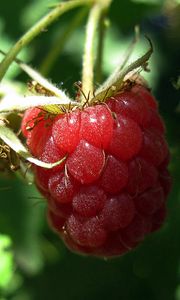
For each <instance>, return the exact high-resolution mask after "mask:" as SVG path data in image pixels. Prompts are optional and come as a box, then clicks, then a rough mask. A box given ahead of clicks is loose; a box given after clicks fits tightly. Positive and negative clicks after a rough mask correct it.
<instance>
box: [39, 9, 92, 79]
mask: <svg viewBox="0 0 180 300" xmlns="http://www.w3.org/2000/svg"><path fill="white" fill-rule="evenodd" d="M86 14H87V8H86V7H85V8H83V9H82V10H80V12H79V13H78V14H77V15H75V17H74V18H73V20H72V21H71V22H70V23H69V24H68V26H67V28H66V29H65V31H64V32H63V33H62V32H61V30H60V32H59V33H58V36H57V38H56V40H55V41H54V43H53V45H52V48H51V49H50V51H49V52H48V54H47V55H46V57H45V58H44V59H43V62H42V64H41V66H40V72H41V74H43V75H47V74H48V73H49V72H50V70H51V69H52V67H53V65H54V63H55V61H56V59H57V57H58V56H59V55H60V53H61V52H62V50H63V48H64V46H65V44H66V42H67V40H68V39H69V38H70V36H71V35H72V33H73V32H74V30H75V29H76V28H77V27H78V26H79V24H81V22H82V20H83V18H84V17H85V15H86Z"/></svg>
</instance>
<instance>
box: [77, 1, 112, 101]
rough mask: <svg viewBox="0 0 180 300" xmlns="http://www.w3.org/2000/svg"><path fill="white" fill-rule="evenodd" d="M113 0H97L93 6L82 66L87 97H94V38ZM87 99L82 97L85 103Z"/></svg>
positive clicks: (83, 83)
mask: <svg viewBox="0 0 180 300" xmlns="http://www.w3.org/2000/svg"><path fill="white" fill-rule="evenodd" d="M110 3H111V0H106V1H102V0H99V1H97V2H96V3H95V4H94V6H93V7H92V9H91V11H90V14H89V18H88V22H87V27H86V41H85V47H84V56H83V67H82V89H83V92H84V94H85V96H86V98H89V97H90V98H92V96H93V91H94V85H93V84H94V72H93V71H94V58H95V53H94V40H95V37H96V32H97V28H98V24H99V21H100V18H101V15H102V14H103V13H104V11H105V10H106V9H107V8H108V7H109V5H110ZM86 100H87V99H82V103H85V102H86Z"/></svg>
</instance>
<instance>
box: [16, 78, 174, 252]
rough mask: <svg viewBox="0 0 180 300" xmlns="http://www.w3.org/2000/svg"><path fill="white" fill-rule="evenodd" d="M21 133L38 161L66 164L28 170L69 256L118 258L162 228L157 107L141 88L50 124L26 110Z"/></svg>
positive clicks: (164, 163)
mask: <svg viewBox="0 0 180 300" xmlns="http://www.w3.org/2000/svg"><path fill="white" fill-rule="evenodd" d="M22 133H23V134H24V136H25V138H26V143H27V146H28V148H29V150H30V152H31V153H32V154H33V155H34V156H35V157H37V158H38V159H41V160H42V161H44V162H49V163H52V162H56V161H58V160H61V159H62V158H63V157H65V156H66V160H65V161H64V162H63V163H62V164H60V165H59V166H56V167H54V168H52V169H44V168H42V167H37V166H35V167H34V170H35V182H36V185H37V187H38V189H39V191H40V192H41V193H42V194H43V195H44V196H45V197H46V198H47V200H48V201H47V203H48V220H49V223H50V225H51V227H52V228H53V229H54V230H55V231H56V232H57V233H58V234H59V236H60V237H61V238H62V239H63V240H64V242H65V244H66V245H67V247H68V248H69V249H71V250H72V251H75V252H79V253H82V254H88V255H93V256H99V257H113V256H118V255H122V254H124V253H126V252H128V251H129V250H130V249H133V248H135V247H136V246H137V245H139V243H140V242H141V241H142V240H143V239H144V238H145V236H146V235H148V234H150V233H151V232H153V231H155V230H157V229H159V228H160V227H161V226H162V224H163V223H164V221H165V218H166V199H167V196H168V194H169V192H170V188H171V178H170V175H169V172H168V169H167V167H168V163H169V151H168V146H167V143H166V140H165V126H164V123H163V121H162V119H161V117H160V116H159V113H158V106H157V102H156V100H155V99H154V97H153V96H152V95H151V93H150V92H149V91H148V90H147V89H146V88H145V87H143V86H141V85H137V84H136V85H134V86H133V87H131V88H128V89H127V90H125V91H121V92H118V93H117V95H115V96H114V97H111V98H109V99H107V100H106V103H101V104H100V103H99V104H95V105H91V106H89V107H85V108H83V109H82V108H81V109H80V108H76V109H74V110H73V111H70V112H67V113H63V114H60V115H57V116H56V117H53V116H51V117H50V116H46V114H45V112H43V111H41V110H40V109H39V108H33V109H30V110H28V111H26V112H25V115H24V118H23V120H22Z"/></svg>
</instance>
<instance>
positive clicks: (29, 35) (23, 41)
mask: <svg viewBox="0 0 180 300" xmlns="http://www.w3.org/2000/svg"><path fill="white" fill-rule="evenodd" d="M93 2H94V0H73V1H68V2H61V3H60V4H58V5H57V6H56V7H55V8H54V9H53V10H52V11H50V12H49V13H48V14H47V15H45V16H44V17H43V18H42V19H40V20H39V21H38V22H37V23H36V24H35V25H34V26H32V27H31V28H30V29H29V30H28V31H27V32H26V33H25V34H24V35H23V36H22V37H21V38H20V39H19V40H18V41H17V43H16V44H15V45H14V46H13V47H12V48H11V49H10V50H9V52H8V53H7V55H6V57H5V58H4V59H3V61H2V62H1V63H0V81H1V80H2V78H3V77H4V75H5V73H6V71H7V69H8V68H9V66H10V64H11V62H12V61H13V60H14V59H15V57H16V56H17V54H18V53H19V52H20V51H21V49H22V48H23V47H24V46H26V45H27V44H29V43H30V42H31V41H32V40H33V39H34V38H35V37H36V36H37V35H38V34H40V33H41V32H43V31H44V30H45V28H47V26H49V25H50V24H51V23H53V22H54V21H55V20H56V19H57V18H58V17H59V16H61V15H62V14H63V13H65V12H67V11H69V10H70V9H73V8H75V7H78V6H81V5H85V4H90V3H93Z"/></svg>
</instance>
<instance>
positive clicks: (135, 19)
mask: <svg viewBox="0 0 180 300" xmlns="http://www.w3.org/2000/svg"><path fill="white" fill-rule="evenodd" d="M52 3H54V1H52V0H39V1H36V0H33V1H27V0H18V1H2V3H1V9H0V49H2V50H4V51H7V50H8V49H9V48H10V46H11V45H13V43H14V42H15V41H16V40H17V39H18V38H19V37H20V35H21V34H23V33H24V32H25V31H26V30H27V29H28V28H29V27H30V26H31V25H33V24H34V23H35V22H36V21H37V20H38V19H39V18H40V17H41V16H42V15H44V13H46V12H47V11H48V10H49V8H48V6H49V5H50V4H52ZM173 3H174V6H173V5H172V4H173ZM176 3H177V4H178V1H168V0H167V1H163V0H161V1H160V0H159V1H158V0H157V1H152V0H151V1H150V0H149V1H148V0H147V1H145V0H121V1H120V0H114V1H113V2H112V6H111V8H110V11H109V21H110V26H109V28H108V29H107V34H106V40H105V44H104V47H105V53H104V61H103V76H104V78H106V76H107V75H108V74H110V72H112V71H113V69H114V68H115V67H116V66H117V64H118V63H119V62H120V61H121V60H122V58H123V56H124V55H125V53H126V50H127V47H128V45H129V43H130V42H131V40H132V38H133V31H134V26H135V25H136V24H139V25H140V28H141V34H142V39H141V40H140V42H139V43H138V44H137V46H136V49H135V52H134V54H133V56H132V57H131V61H132V60H133V59H134V58H135V57H138V56H140V55H141V54H142V53H144V51H145V49H146V48H147V42H146V41H145V39H144V38H143V35H145V34H146V35H148V36H149V37H150V38H151V40H152V41H153V44H154V54H153V57H152V59H151V62H150V68H151V72H150V74H147V75H146V74H145V75H146V77H147V78H148V80H149V83H150V86H151V87H152V90H153V93H154V95H155V96H156V97H157V99H158V101H159V107H160V112H161V114H162V115H163V117H164V119H165V123H166V126H167V139H168V142H169V145H170V151H171V155H172V160H171V164H170V170H171V173H172V177H173V189H172V192H171V194H170V196H169V200H168V212H169V214H168V219H167V222H166V224H165V225H164V227H163V228H162V229H161V230H160V231H159V232H157V233H154V234H152V235H151V236H149V237H148V238H147V239H146V240H145V241H144V243H143V244H142V245H141V246H139V247H138V248H137V249H136V250H134V251H132V252H130V253H128V254H126V255H125V256H123V257H120V258H116V259H113V260H108V261H106V260H100V259H96V258H91V257H83V256H79V255H77V254H73V253H71V252H70V251H69V250H67V249H66V248H65V246H64V245H63V243H62V242H61V241H60V240H59V238H58V236H57V235H55V234H54V233H53V232H52V231H51V230H50V229H49V227H48V225H47V221H46V203H45V201H44V200H43V199H42V198H41V195H39V193H38V192H37V191H36V189H35V187H34V186H32V185H29V186H28V185H27V184H26V183H25V182H24V181H22V180H21V179H19V178H18V177H17V176H11V177H10V176H9V175H7V174H5V173H3V172H1V173H0V195H1V196H0V234H3V235H6V238H5V241H7V242H8V247H9V246H10V249H9V248H8V249H6V245H5V246H3V245H4V244H3V243H4V240H3V237H2V236H1V235H0V261H4V265H5V263H6V261H7V262H9V263H7V267H6V270H5V269H4V266H3V268H1V265H0V300H5V299H12V300H36V299H37V300H39V299H43V300H46V299H47V300H49V299H61V300H76V299H77V300H81V299H82V300H90V299H104V300H109V299H112V300H118V299H123V300H132V299H133V300H134V299H138V300H139V299H146V300H161V299H162V300H173V299H174V300H180V217H179V216H180V186H179V182H180V172H179V171H180V152H179V150H180V145H179V141H180V136H179V132H180V128H179V127H178V125H179V123H178V122H179V115H178V112H177V106H178V104H179V100H180V94H179V90H178V89H175V88H174V85H173V82H176V80H177V78H178V76H179V74H180V55H179V53H180V20H179V13H180V7H179V6H180V5H179V6H176ZM80 10H81V9H80V8H79V9H76V10H73V11H72V12H69V13H67V14H66V15H63V16H62V17H61V18H60V19H59V20H58V21H57V22H56V23H55V24H53V25H52V26H51V27H49V28H48V30H47V31H46V30H45V31H44V32H42V34H41V35H40V36H39V37H37V38H36V39H35V40H34V41H33V42H32V43H31V44H30V45H29V46H27V47H26V48H25V49H24V50H23V51H22V53H21V55H20V56H19V57H21V58H22V59H23V60H24V61H26V62H27V63H29V64H30V65H32V66H33V67H35V68H36V69H37V70H40V69H42V70H43V67H42V66H43V65H42V64H43V60H44V59H45V58H46V56H47V54H48V53H49V51H52V47H53V45H55V44H57V40H58V41H61V37H62V36H63V32H64V30H65V29H66V28H67V25H68V24H69V22H70V20H72V19H73V18H75V16H76V15H78V14H79V13H80ZM83 14H84V19H83V20H82V22H81V24H80V26H79V27H78V28H77V29H76V30H75V31H74V32H73V33H72V34H71V36H69V40H68V41H67V43H66V44H65V47H64V48H63V49H62V51H61V54H60V55H59V56H58V57H57V60H56V61H55V63H54V64H53V65H52V66H51V68H49V70H46V73H47V74H46V76H47V77H48V78H50V79H51V80H52V81H53V82H55V83H56V84H57V85H60V86H63V88H64V89H65V90H67V91H68V92H69V93H70V94H71V95H72V96H73V95H74V93H75V90H74V88H73V83H74V82H75V81H78V80H80V79H81V61H82V51H83V43H84V29H85V20H86V15H87V13H86V11H85V12H83ZM1 58H2V57H1V56H0V59H1ZM27 80H28V78H27V76H26V75H24V74H23V73H22V72H21V71H20V70H19V69H18V67H17V66H15V65H14V64H13V65H12V67H10V69H9V71H8V73H7V75H6V77H5V80H4V81H3V82H4V83H5V81H8V82H9V81H10V82H11V84H14V85H15V86H16V84H17V82H23V83H24V84H26V82H27ZM12 101H13V99H12ZM1 245H2V247H1ZM4 247H5V248H4ZM3 249H4V250H3ZM9 251H10V252H9ZM5 271H6V272H5ZM4 274H8V276H9V279H7V282H6V284H5V285H4V281H3V280H2V277H4V276H7V275H4ZM4 280H5V278H4Z"/></svg>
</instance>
